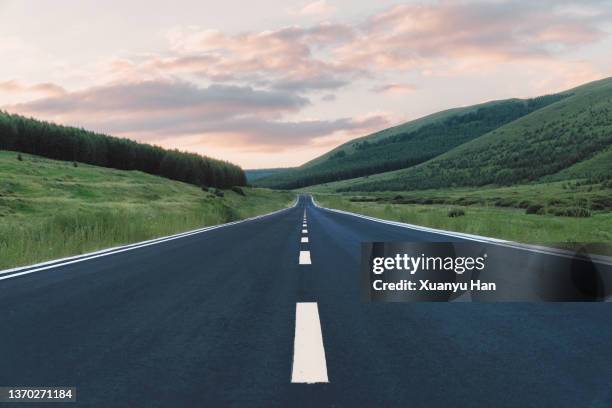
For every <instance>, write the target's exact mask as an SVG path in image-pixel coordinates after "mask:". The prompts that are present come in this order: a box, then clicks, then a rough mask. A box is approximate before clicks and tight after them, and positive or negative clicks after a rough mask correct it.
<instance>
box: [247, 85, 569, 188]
mask: <svg viewBox="0 0 612 408" xmlns="http://www.w3.org/2000/svg"><path fill="white" fill-rule="evenodd" d="M566 96H568V95H565V94H559V95H549V96H543V97H539V98H534V99H527V100H520V99H509V100H503V101H495V102H489V103H486V104H481V105H476V106H471V107H467V108H460V109H454V110H450V111H444V112H440V113H437V114H434V115H430V116H427V117H425V118H422V119H419V120H416V121H412V122H409V123H407V124H404V125H401V126H397V127H394V128H390V129H386V130H384V131H381V132H378V133H375V134H373V135H370V136H367V137H365V138H361V139H357V140H354V141H351V142H350V143H348V144H345V145H343V146H341V147H339V148H337V149H334V150H332V151H331V152H329V153H328V154H326V155H324V156H322V157H320V158H318V159H315V160H314V161H311V162H309V163H306V164H305V165H304V166H301V167H299V168H296V169H292V170H289V171H286V172H283V173H281V174H276V175H272V176H270V177H266V178H262V179H260V180H255V181H254V183H255V184H257V185H260V186H266V187H272V188H299V187H304V186H309V185H314V184H319V183H325V182H329V181H335V180H343V179H350V178H353V177H359V176H364V175H371V174H377V173H384V172H387V171H390V170H396V169H403V168H407V167H411V166H414V165H417V164H419V163H422V162H425V161H427V160H429V159H431V158H434V157H436V156H438V155H440V154H442V153H444V152H447V151H449V150H451V149H453V148H454V147H456V146H459V145H461V144H463V143H466V142H468V141H470V140H472V139H475V138H478V137H479V136H482V135H484V134H485V133H488V132H490V131H491V130H494V129H496V128H498V127H500V126H502V125H504V124H507V123H510V122H512V121H514V120H516V119H518V118H520V117H523V116H525V115H528V114H530V113H531V112H534V111H536V110H538V109H541V108H543V107H545V106H547V105H549V104H551V103H554V102H557V101H559V100H561V99H563V98H564V97H566Z"/></svg>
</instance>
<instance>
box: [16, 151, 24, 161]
mask: <svg viewBox="0 0 612 408" xmlns="http://www.w3.org/2000/svg"><path fill="white" fill-rule="evenodd" d="M17 160H19V161H23V157H21V153H19V154H18V155H17Z"/></svg>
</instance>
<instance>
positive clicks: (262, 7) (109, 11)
mask: <svg viewBox="0 0 612 408" xmlns="http://www.w3.org/2000/svg"><path fill="white" fill-rule="evenodd" d="M611 34H612V0H599V1H598V0H591V1H574V2H572V1H562V0H556V1H552V0H538V1H533V0H530V1H498V0H453V1H450V0H449V1H404V2H399V1H392V0H377V1H356V0H316V1H309V0H305V1H298V0H283V1H280V0H258V1H256V2H245V1H244V0H224V1H222V2H220V1H202V0H174V1H172V2H168V1H166V0H163V1H160V0H148V1H144V0H131V1H129V0H122V1H106V2H103V3H101V2H99V1H89V0H54V1H34V0H0V55H2V63H1V64H0V109H2V110H4V111H7V112H11V113H19V114H22V115H27V116H31V117H35V118H38V119H44V120H49V121H53V122H55V123H61V124H66V125H73V126H79V127H84V128H86V129H90V130H94V131H98V132H104V133H108V134H112V135H115V136H122V137H128V138H131V139H134V140H138V141H141V142H146V143H152V144H156V145H160V146H163V147H167V148H178V149H180V150H186V151H192V152H197V153H201V154H205V155H208V156H211V157H215V158H219V159H224V160H228V161H231V162H234V163H237V164H239V165H241V166H243V167H244V168H270V167H287V166H297V165H300V164H302V163H305V162H307V161H308V160H311V159H313V158H315V157H317V156H319V155H321V154H323V153H325V152H327V151H329V150H331V149H332V148H334V147H336V146H338V145H339V144H341V143H344V142H346V141H348V140H350V139H353V138H355V137H359V136H363V135H366V134H369V133H372V132H374V131H377V130H381V129H384V128H386V127H389V126H393V125H397V124H400V123H403V122H406V121H408V120H412V119H416V118H418V117H421V116H424V115H427V114H430V113H434V112H437V111H440V110H444V109H448V108H452V107H458V106H465V105H471V104H475V103H480V102H485V101H489V100H495V99H505V98H511V97H531V96H537V95H542V94H547V93H553V92H558V91H562V90H565V89H568V88H571V87H574V86H577V85H580V84H582V83H585V82H589V81H592V80H596V79H600V78H604V77H608V76H612V36H611Z"/></svg>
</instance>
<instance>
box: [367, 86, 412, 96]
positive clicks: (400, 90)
mask: <svg viewBox="0 0 612 408" xmlns="http://www.w3.org/2000/svg"><path fill="white" fill-rule="evenodd" d="M416 89H417V88H416V86H414V85H412V84H384V85H379V86H374V87H372V88H370V91H372V92H374V93H383V94H388V95H399V94H405V93H409V92H414V91H415V90H416Z"/></svg>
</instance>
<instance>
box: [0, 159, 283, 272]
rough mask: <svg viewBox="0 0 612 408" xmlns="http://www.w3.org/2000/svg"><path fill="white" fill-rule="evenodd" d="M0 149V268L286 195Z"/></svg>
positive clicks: (194, 223) (273, 205)
mask: <svg viewBox="0 0 612 408" xmlns="http://www.w3.org/2000/svg"><path fill="white" fill-rule="evenodd" d="M22 156H23V158H22V161H19V160H17V159H16V156H15V155H14V154H13V153H7V152H1V151H0V269H5V268H10V267H15V266H20V265H27V264H32V263H35V262H40V261H44V260H49V259H55V258H59V257H65V256H70V255H77V254H82V253H85V252H90V251H94V250H98V249H102V248H108V247H112V246H117V245H121V244H127V243H132V242H138V241H143V240H147V239H152V238H156V237H160V236H165V235H171V234H175V233H178V232H182V231H187V230H190V229H195V228H200V227H204V226H208V225H214V224H220V223H224V222H228V221H234V220H238V219H243V218H248V217H251V216H254V215H257V214H263V213H267V212H271V211H274V210H277V209H280V208H283V207H285V206H288V205H289V204H290V203H291V202H292V200H293V199H294V197H295V195H294V194H293V193H289V192H279V191H270V190H264V189H249V188H243V192H244V194H245V195H241V194H237V193H235V192H233V191H229V190H228V191H226V192H225V194H224V197H217V196H215V195H214V194H211V193H208V192H204V191H202V190H201V189H200V188H197V187H194V186H191V185H188V184H186V183H181V182H176V181H171V180H167V179H163V178H161V177H155V176H150V175H147V174H143V173H140V172H127V171H119V170H109V169H103V168H99V167H94V166H89V165H84V164H81V165H79V166H78V167H76V168H75V167H73V166H72V165H71V163H67V162H60V161H54V160H47V159H41V158H36V157H34V156H29V155H22Z"/></svg>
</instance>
